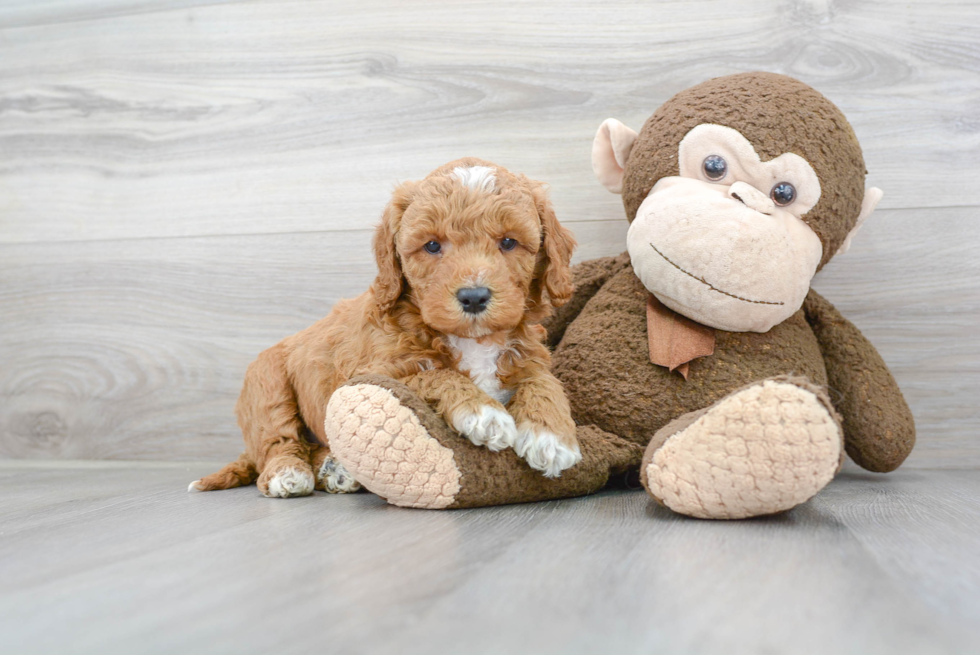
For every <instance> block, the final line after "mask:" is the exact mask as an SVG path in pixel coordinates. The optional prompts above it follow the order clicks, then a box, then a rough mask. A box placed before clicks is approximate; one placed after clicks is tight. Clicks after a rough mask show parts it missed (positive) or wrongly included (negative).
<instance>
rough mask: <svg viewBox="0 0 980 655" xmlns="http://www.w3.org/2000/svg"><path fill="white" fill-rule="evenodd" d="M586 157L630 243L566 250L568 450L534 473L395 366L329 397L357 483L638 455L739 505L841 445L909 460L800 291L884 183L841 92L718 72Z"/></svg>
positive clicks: (884, 401)
mask: <svg viewBox="0 0 980 655" xmlns="http://www.w3.org/2000/svg"><path fill="white" fill-rule="evenodd" d="M592 162H593V169H594V170H595V173H596V175H597V177H598V178H599V180H600V182H601V183H602V184H603V185H604V186H605V187H606V188H607V189H609V190H610V191H612V192H615V193H621V194H622V197H623V204H624V207H625V210H626V217H627V219H628V220H629V221H630V229H629V233H628V236H627V248H628V252H627V253H624V254H623V255H620V256H619V257H607V258H602V259H598V260H592V261H588V262H584V263H582V264H579V265H578V266H577V267H576V268H575V270H574V275H575V293H574V295H573V296H572V298H571V300H570V301H569V302H568V303H567V304H565V305H564V306H563V307H561V308H560V309H559V310H557V311H556V313H555V314H554V315H553V316H552V317H551V318H549V319H548V320H547V321H546V322H545V327H546V328H547V329H548V333H549V340H550V343H551V345H552V346H553V347H554V355H553V360H552V362H553V371H554V373H555V375H556V376H557V377H558V378H559V379H560V380H561V381H562V383H563V385H564V386H565V390H566V393H567V394H568V398H569V401H570V403H571V406H572V411H573V416H574V418H575V420H576V423H577V425H578V426H579V429H578V436H579V442H580V445H581V449H582V456H583V459H582V462H581V463H580V464H578V465H577V466H575V467H573V468H571V469H568V470H566V471H564V472H563V473H562V475H561V477H559V478H557V479H553V480H550V479H545V478H543V477H541V476H540V474H538V473H537V472H535V471H532V470H531V469H530V468H528V467H527V466H526V464H524V463H523V462H522V461H521V460H520V459H518V458H517V457H516V456H514V455H513V453H510V452H503V453H490V452H488V451H487V450H486V449H482V448H479V447H477V446H473V445H472V444H470V443H469V442H468V441H466V440H465V439H463V438H461V437H459V435H457V434H455V433H454V432H453V431H452V430H450V429H449V428H448V427H447V426H446V425H445V423H443V422H442V421H441V419H439V418H438V417H437V416H435V414H434V413H433V412H432V410H431V409H429V408H428V407H426V406H425V405H424V403H421V402H420V401H419V400H418V398H416V397H414V395H413V394H412V392H411V391H409V390H408V389H407V388H405V387H404V386H403V385H401V384H400V383H398V382H395V381H393V380H388V379H374V378H359V379H354V380H352V381H351V382H350V383H348V385H346V386H344V387H341V388H340V389H338V390H337V391H336V392H335V393H334V395H333V396H332V398H331V400H330V403H329V406H328V411H327V421H326V423H327V425H326V432H327V435H328V437H329V439H330V442H331V448H332V450H333V452H334V456H335V457H337V459H338V460H340V461H341V463H343V464H344V466H345V467H346V468H347V469H348V470H349V471H350V472H351V474H352V475H353V476H354V477H355V478H356V479H357V480H358V481H359V482H360V483H361V484H363V485H364V486H365V487H367V488H368V489H369V490H380V491H382V492H383V493H382V495H384V496H385V497H386V498H387V499H388V501H389V502H391V503H393V504H396V505H406V506H414V507H428V508H446V507H472V506H481V505H493V504H503V503H512V502H522V501H530V500H540V499H545V498H559V497H568V496H574V495H581V494H584V493H590V492H593V491H597V490H598V489H601V488H602V487H603V486H604V485H606V484H607V482H608V481H609V479H610V478H611V477H612V476H616V475H618V474H620V473H624V472H630V471H633V472H635V471H637V470H638V471H639V474H640V479H641V481H642V484H643V486H644V487H645V488H646V489H647V491H648V492H649V493H650V495H651V496H652V497H653V498H654V499H655V500H656V501H657V502H659V503H661V504H664V505H666V506H667V507H669V508H671V509H672V510H674V511H676V512H679V513H681V514H686V515H690V516H696V517H702V518H744V517H750V516H759V515H764V514H771V513H775V512H779V511H783V510H787V509H790V508H792V507H794V506H796V505H799V504H800V503H802V502H805V501H806V500H808V499H809V498H811V497H812V496H813V495H814V494H816V493H817V492H818V491H820V489H822V488H823V487H824V486H825V485H826V484H827V483H828V482H829V481H830V480H831V479H832V478H833V477H834V475H835V474H836V473H837V471H839V469H840V465H841V462H842V461H843V457H844V453H845V452H846V453H847V454H848V455H850V457H851V458H852V459H853V460H854V461H855V462H857V463H858V464H859V465H860V466H862V467H864V468H866V469H868V470H872V471H881V472H884V471H891V470H893V469H895V468H897V467H898V466H899V465H900V464H901V463H902V461H903V460H904V459H905V458H906V457H907V456H908V454H909V452H910V451H911V449H912V446H913V445H914V442H915V428H914V423H913V419H912V415H911V412H910V411H909V408H908V406H907V404H906V403H905V400H904V398H903V397H902V394H901V392H900V390H899V389H898V386H897V384H896V383H895V380H894V379H893V377H892V376H891V373H890V372H889V371H888V368H887V367H886V365H885V363H884V362H883V361H882V359H881V357H880V355H879V354H878V353H877V351H876V350H875V349H874V347H873V346H872V345H871V344H870V343H869V342H868V341H867V340H866V339H865V338H864V337H863V336H862V335H861V333H860V332H859V331H858V329H857V328H855V327H854V326H853V325H852V324H851V323H850V322H848V321H847V319H845V318H844V317H843V316H841V315H840V313H839V312H837V310H836V309H834V307H833V306H832V305H831V304H830V303H829V302H827V301H826V300H824V299H823V298H822V297H821V296H820V295H818V294H817V293H816V292H815V291H813V290H812V289H811V288H810V282H811V280H812V278H813V276H814V275H815V274H816V273H817V272H818V271H819V270H820V269H821V268H823V266H824V265H825V264H827V263H828V262H829V261H830V259H831V258H832V257H833V256H834V255H835V254H838V253H843V252H845V251H846V250H847V248H848V246H849V245H850V242H851V239H852V237H853V236H854V234H855V233H856V232H857V231H858V229H859V228H860V226H861V224H862V223H863V222H864V220H865V219H867V218H868V216H869V215H870V214H871V212H872V211H873V210H874V207H875V205H876V204H877V202H878V201H879V200H880V198H881V192H880V191H879V190H878V189H875V188H869V189H865V187H864V177H865V172H866V171H865V168H864V160H863V157H862V154H861V149H860V146H859V145H858V141H857V138H856V137H855V135H854V132H853V130H852V129H851V127H850V125H849V124H848V122H847V120H846V119H845V118H844V116H843V114H842V113H841V112H840V110H839V109H837V107H836V106H834V105H833V104H832V103H831V102H830V101H829V100H827V99H826V98H825V97H824V96H822V95H821V94H819V93H818V92H817V91H815V90H814V89H812V88H810V87H809V86H807V85H805V84H803V83H802V82H799V81H797V80H795V79H792V78H789V77H785V76H782V75H775V74H770V73H747V74H741V75H732V76H728V77H721V78H716V79H713V80H709V81H707V82H704V83H702V84H699V85H697V86H695V87H692V88H690V89H687V90H685V91H682V92H681V93H679V94H677V95H676V96H674V97H673V98H671V99H670V100H668V101H667V102H666V103H664V105H663V106H661V107H660V108H659V109H658V110H657V111H656V112H655V113H654V114H653V116H651V117H650V119H649V120H647V122H646V124H645V125H644V126H643V128H642V129H641V130H640V132H639V134H637V133H636V132H634V131H632V130H631V129H629V128H627V127H626V126H625V125H623V124H622V123H620V122H618V121H615V120H613V119H610V120H607V121H606V122H605V123H603V125H602V126H601V127H600V129H599V132H598V134H597V135H596V138H595V142H594V144H593V153H592ZM391 417H393V418H396V419H397V420H395V421H388V422H386V421H385V420H381V419H387V418H391ZM370 425H383V426H387V427H381V428H377V429H372V428H370V427H368V426H370ZM388 428H390V429H388ZM355 434H356V435H358V437H357V438H352V437H353V435H355ZM369 446H370V447H369ZM368 450H370V451H371V454H370V455H368V454H367V451H368ZM378 453H382V455H381V456H380V457H379V456H378ZM641 455H642V457H641Z"/></svg>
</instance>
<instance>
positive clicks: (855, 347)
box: [803, 289, 915, 473]
mask: <svg viewBox="0 0 980 655" xmlns="http://www.w3.org/2000/svg"><path fill="white" fill-rule="evenodd" d="M803 310H804V312H805V313H806V320H807V322H808V323H809V324H810V327H812V328H813V332H814V333H815V334H816V335H817V341H818V342H819V344H820V350H821V352H822V353H823V358H824V363H825V364H826V366H827V378H828V382H829V386H830V389H831V392H830V395H831V399H832V400H833V402H834V406H835V407H836V409H837V411H838V412H840V414H841V416H842V417H843V423H844V447H845V449H846V450H847V454H848V455H850V456H851V459H853V460H854V461H855V462H857V463H858V464H859V465H860V466H862V467H863V468H866V469H868V470H869V471H877V472H880V473H886V472H888V471H893V470H895V469H896V468H898V467H899V465H900V464H901V463H902V462H903V461H905V458H906V457H908V455H909V453H910V452H911V451H912V446H914V445H915V422H914V421H913V419H912V412H911V411H910V410H909V406H908V404H906V402H905V398H904V397H903V396H902V392H901V391H900V390H899V388H898V384H897V383H896V382H895V378H893V377H892V374H891V371H889V370H888V366H887V365H886V364H885V362H884V360H882V359H881V355H879V354H878V351H877V350H875V347H874V346H873V345H871V342H870V341H868V340H867V339H866V338H865V337H864V335H863V334H861V332H860V331H859V330H858V329H857V328H856V327H854V325H853V324H852V323H851V322H850V321H848V320H847V319H846V318H844V317H843V316H842V315H841V314H840V312H838V311H837V309H836V308H834V306H833V305H831V304H830V303H829V302H827V300H825V299H824V298H823V297H822V296H820V294H818V293H817V292H816V291H814V290H813V289H810V293H809V294H807V297H806V300H805V301H804V302H803Z"/></svg>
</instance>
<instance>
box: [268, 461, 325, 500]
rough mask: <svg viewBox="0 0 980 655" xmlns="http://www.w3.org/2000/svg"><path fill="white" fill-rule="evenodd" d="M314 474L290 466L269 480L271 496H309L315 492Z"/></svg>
mask: <svg viewBox="0 0 980 655" xmlns="http://www.w3.org/2000/svg"><path fill="white" fill-rule="evenodd" d="M314 484H315V483H314V480H313V474H312V473H311V472H310V471H303V470H300V469H298V468H293V467H292V466H288V467H286V468H284V469H282V470H281V471H279V472H278V473H276V474H275V475H274V476H272V479H271V480H269V491H268V492H267V493H266V494H265V495H266V496H268V497H269V498H289V497H291V496H309V495H310V494H311V493H313V486H314Z"/></svg>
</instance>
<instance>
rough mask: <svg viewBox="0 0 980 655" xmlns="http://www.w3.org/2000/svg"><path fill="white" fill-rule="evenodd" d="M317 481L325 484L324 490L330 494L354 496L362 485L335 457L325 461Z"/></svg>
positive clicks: (318, 473)
mask: <svg viewBox="0 0 980 655" xmlns="http://www.w3.org/2000/svg"><path fill="white" fill-rule="evenodd" d="M316 479H317V480H319V481H320V482H322V483H323V490H324V491H326V492H327V493H329V494H352V493H354V492H355V491H359V490H360V488H361V483H360V482H358V481H357V480H355V479H354V476H352V475H351V474H350V473H348V472H347V469H345V468H344V465H343V464H341V463H340V462H338V461H337V460H335V459H334V458H333V457H328V458H326V459H325V460H323V464H321V465H320V470H319V471H317V473H316Z"/></svg>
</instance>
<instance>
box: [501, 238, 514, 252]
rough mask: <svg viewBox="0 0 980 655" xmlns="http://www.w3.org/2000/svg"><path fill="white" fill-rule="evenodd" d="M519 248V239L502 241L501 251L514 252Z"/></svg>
mask: <svg viewBox="0 0 980 655" xmlns="http://www.w3.org/2000/svg"><path fill="white" fill-rule="evenodd" d="M516 247H517V239H511V238H510V237H507V238H504V239H501V240H500V249H501V250H513V249H514V248H516Z"/></svg>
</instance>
